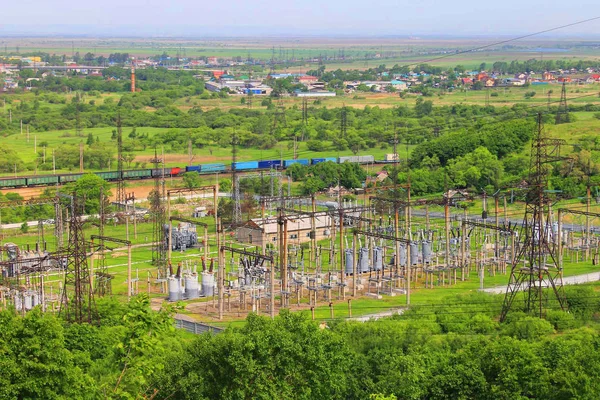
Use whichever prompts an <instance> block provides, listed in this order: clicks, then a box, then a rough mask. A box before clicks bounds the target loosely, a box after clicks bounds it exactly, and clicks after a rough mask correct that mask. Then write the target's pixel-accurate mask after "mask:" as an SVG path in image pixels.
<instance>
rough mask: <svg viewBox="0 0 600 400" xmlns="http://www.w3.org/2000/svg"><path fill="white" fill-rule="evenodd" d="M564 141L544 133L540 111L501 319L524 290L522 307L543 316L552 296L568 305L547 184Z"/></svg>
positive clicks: (565, 305)
mask: <svg viewBox="0 0 600 400" xmlns="http://www.w3.org/2000/svg"><path fill="white" fill-rule="evenodd" d="M562 143H563V141H561V140H559V139H551V138H548V137H547V136H546V135H545V134H544V129H543V124H542V116H541V114H539V115H538V122H537V131H536V135H535V137H534V139H533V142H532V145H531V161H530V171H531V173H530V176H529V182H528V185H529V188H528V190H527V198H526V209H525V217H524V220H523V227H524V228H523V233H524V236H525V237H524V240H523V243H522V246H521V248H520V249H519V251H518V253H517V256H516V257H515V259H514V260H513V263H512V267H511V272H510V280H509V284H508V287H507V289H506V295H505V297H504V303H503V305H502V313H501V315H500V320H501V321H504V320H505V319H506V316H507V314H508V313H509V312H510V310H511V309H512V307H513V302H514V300H515V298H516V297H517V295H518V294H519V292H522V294H523V300H524V303H523V309H524V311H525V312H528V313H531V314H535V315H537V316H539V317H540V318H541V317H543V316H544V313H545V310H546V308H547V307H548V300H549V297H550V296H552V297H554V298H555V300H556V301H557V305H558V307H559V308H560V309H563V310H565V309H566V308H567V301H566V298H565V293H564V290H563V281H562V269H561V267H560V266H559V264H558V262H557V246H556V245H555V243H556V241H555V240H553V237H552V235H553V231H552V227H551V225H550V222H549V218H547V214H548V211H549V206H550V202H551V199H550V198H549V194H548V191H547V190H546V189H547V186H548V165H547V164H548V163H550V162H555V161H560V160H562V159H563V158H561V157H560V153H559V150H560V145H561V144H562Z"/></svg>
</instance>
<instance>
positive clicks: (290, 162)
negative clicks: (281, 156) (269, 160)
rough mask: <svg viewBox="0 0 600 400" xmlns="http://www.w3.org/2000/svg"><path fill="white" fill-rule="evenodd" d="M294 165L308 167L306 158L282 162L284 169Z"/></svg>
mask: <svg viewBox="0 0 600 400" xmlns="http://www.w3.org/2000/svg"><path fill="white" fill-rule="evenodd" d="M294 164H301V165H309V162H308V158H303V159H299V160H283V166H284V168H289V166H290V165H294Z"/></svg>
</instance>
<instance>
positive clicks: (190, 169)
mask: <svg viewBox="0 0 600 400" xmlns="http://www.w3.org/2000/svg"><path fill="white" fill-rule="evenodd" d="M185 172H200V165H188V166H186V167H185Z"/></svg>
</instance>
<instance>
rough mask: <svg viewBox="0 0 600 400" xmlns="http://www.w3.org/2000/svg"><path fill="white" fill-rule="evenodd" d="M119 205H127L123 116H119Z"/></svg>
mask: <svg viewBox="0 0 600 400" xmlns="http://www.w3.org/2000/svg"><path fill="white" fill-rule="evenodd" d="M117 203H118V204H125V182H124V181H123V129H122V126H121V114H118V115H117Z"/></svg>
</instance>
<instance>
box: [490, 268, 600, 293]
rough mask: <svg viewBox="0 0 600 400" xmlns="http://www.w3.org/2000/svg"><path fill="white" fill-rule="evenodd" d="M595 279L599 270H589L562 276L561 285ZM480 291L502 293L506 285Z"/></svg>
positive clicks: (598, 278)
mask: <svg viewBox="0 0 600 400" xmlns="http://www.w3.org/2000/svg"><path fill="white" fill-rule="evenodd" d="M597 281H600V272H590V273H589V274H583V275H574V276H567V277H566V278H563V285H577V284H580V283H587V282H597ZM480 292H486V293H495V294H502V293H506V286H497V287H493V288H487V289H480Z"/></svg>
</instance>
